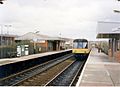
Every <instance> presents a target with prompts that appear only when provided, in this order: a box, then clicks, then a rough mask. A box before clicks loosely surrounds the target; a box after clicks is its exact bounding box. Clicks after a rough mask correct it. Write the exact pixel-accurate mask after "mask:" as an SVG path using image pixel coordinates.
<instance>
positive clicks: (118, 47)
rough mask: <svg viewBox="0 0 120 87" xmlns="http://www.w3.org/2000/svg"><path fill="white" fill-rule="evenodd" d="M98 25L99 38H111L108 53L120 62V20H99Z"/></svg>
mask: <svg viewBox="0 0 120 87" xmlns="http://www.w3.org/2000/svg"><path fill="white" fill-rule="evenodd" d="M97 27H98V28H97V32H98V33H97V38H103V39H105V38H106V39H109V50H108V54H109V56H110V57H111V59H112V60H117V61H119V62H120V22H103V21H99V22H98V26H97Z"/></svg>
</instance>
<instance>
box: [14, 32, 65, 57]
mask: <svg viewBox="0 0 120 87" xmlns="http://www.w3.org/2000/svg"><path fill="white" fill-rule="evenodd" d="M15 40H16V42H17V43H20V42H21V44H19V45H18V47H19V49H21V51H22V49H24V48H20V47H25V46H26V45H27V47H28V52H27V54H28V55H29V54H35V53H41V52H48V51H57V50H62V47H63V45H64V43H65V40H64V39H62V38H60V37H50V36H47V35H42V34H38V33H33V32H28V33H26V34H24V35H22V36H19V37H17V38H15ZM25 41H29V43H24V44H22V43H23V42H25ZM31 45H32V46H31ZM24 52H25V50H24ZM24 52H18V53H22V54H23V55H25V54H26V53H24ZM18 55H19V54H18Z"/></svg>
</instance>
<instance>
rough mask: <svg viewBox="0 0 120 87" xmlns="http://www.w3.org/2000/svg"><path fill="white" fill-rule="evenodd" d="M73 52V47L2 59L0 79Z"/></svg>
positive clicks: (0, 60)
mask: <svg viewBox="0 0 120 87" xmlns="http://www.w3.org/2000/svg"><path fill="white" fill-rule="evenodd" d="M70 53H72V50H71V49H68V50H62V51H53V52H46V53H40V54H33V55H28V56H22V57H17V58H6V59H0V80H1V79H3V78H6V77H8V76H10V75H12V74H16V73H18V72H21V71H24V70H26V69H29V68H31V67H34V66H37V65H39V64H42V63H45V62H48V61H50V60H53V59H56V58H60V57H61V56H64V55H67V54H70Z"/></svg>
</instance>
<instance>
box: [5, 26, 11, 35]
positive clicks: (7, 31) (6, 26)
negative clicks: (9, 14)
mask: <svg viewBox="0 0 120 87" xmlns="http://www.w3.org/2000/svg"><path fill="white" fill-rule="evenodd" d="M11 26H12V25H5V27H7V34H9V27H11Z"/></svg>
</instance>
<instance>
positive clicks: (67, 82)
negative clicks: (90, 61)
mask: <svg viewBox="0 0 120 87" xmlns="http://www.w3.org/2000/svg"><path fill="white" fill-rule="evenodd" d="M84 63H85V61H74V62H73V63H72V64H70V65H69V66H67V67H66V68H65V69H64V70H63V71H61V72H60V73H59V74H58V75H56V76H55V77H54V78H53V79H52V80H51V81H49V82H48V83H47V84H46V85H45V86H75V85H76V82H77V80H78V76H79V75H80V73H81V70H82V67H83V65H84Z"/></svg>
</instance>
